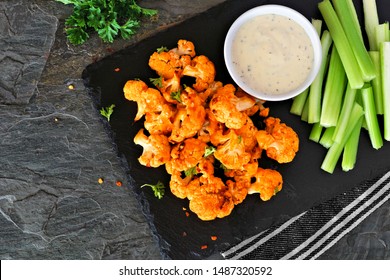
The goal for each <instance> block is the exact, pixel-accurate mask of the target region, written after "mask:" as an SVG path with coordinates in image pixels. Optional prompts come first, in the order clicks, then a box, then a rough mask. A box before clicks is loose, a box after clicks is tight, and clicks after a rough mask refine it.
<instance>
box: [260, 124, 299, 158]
mask: <svg viewBox="0 0 390 280" xmlns="http://www.w3.org/2000/svg"><path fill="white" fill-rule="evenodd" d="M264 122H265V125H266V129H265V130H259V131H258V132H257V133H256V139H257V143H258V144H259V147H260V148H261V149H264V150H266V153H267V156H268V157H269V158H272V159H274V160H276V161H277V162H279V163H288V162H291V161H292V160H293V159H294V157H295V155H296V153H297V152H298V149H299V138H298V135H297V133H296V132H295V131H294V130H293V129H292V128H291V127H289V126H287V125H286V124H285V123H281V122H280V119H279V118H274V117H268V118H267V119H265V121H264Z"/></svg>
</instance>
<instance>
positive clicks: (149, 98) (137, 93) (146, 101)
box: [123, 80, 167, 121]
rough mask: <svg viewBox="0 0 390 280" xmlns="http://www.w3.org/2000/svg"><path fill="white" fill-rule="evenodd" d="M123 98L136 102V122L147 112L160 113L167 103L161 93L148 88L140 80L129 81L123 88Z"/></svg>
mask: <svg viewBox="0 0 390 280" xmlns="http://www.w3.org/2000/svg"><path fill="white" fill-rule="evenodd" d="M123 92H124V95H125V98H126V99H127V100H130V101H135V102H137V106H138V111H137V114H136V116H135V118H134V120H135V121H138V120H139V119H141V118H142V116H143V115H145V114H146V113H147V112H161V111H162V109H163V106H164V105H165V104H166V103H167V102H166V101H165V99H164V97H163V96H162V95H161V93H160V92H159V91H158V90H157V89H154V88H149V87H148V85H147V84H145V82H143V81H140V80H129V81H127V82H126V84H125V86H124V87H123Z"/></svg>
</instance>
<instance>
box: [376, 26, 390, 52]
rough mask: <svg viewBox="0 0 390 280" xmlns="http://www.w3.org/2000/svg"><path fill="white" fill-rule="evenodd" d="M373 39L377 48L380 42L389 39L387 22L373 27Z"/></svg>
mask: <svg viewBox="0 0 390 280" xmlns="http://www.w3.org/2000/svg"><path fill="white" fill-rule="evenodd" d="M375 39H376V46H377V49H378V50H379V46H380V44H381V43H383V42H388V41H390V38H389V23H388V22H385V23H382V24H379V25H377V26H376V27H375Z"/></svg>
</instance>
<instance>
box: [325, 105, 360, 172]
mask: <svg viewBox="0 0 390 280" xmlns="http://www.w3.org/2000/svg"><path fill="white" fill-rule="evenodd" d="M363 114H364V112H363V108H362V107H361V106H360V105H359V104H357V103H356V102H354V104H353V108H352V112H351V115H350V116H349V118H348V124H347V126H346V129H345V130H344V131H343V133H342V137H341V141H340V142H334V143H333V144H332V146H331V147H330V148H329V150H328V152H327V153H326V156H325V158H324V161H323V162H322V164H321V169H322V170H324V171H326V172H328V173H333V171H334V169H335V167H336V165H337V162H338V160H339V158H340V156H341V153H342V152H343V149H344V146H345V143H346V142H347V140H348V138H349V136H350V135H351V133H352V131H353V129H354V128H355V126H356V124H357V123H358V122H359V121H361V118H362V116H363Z"/></svg>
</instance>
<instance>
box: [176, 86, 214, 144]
mask: <svg viewBox="0 0 390 280" xmlns="http://www.w3.org/2000/svg"><path fill="white" fill-rule="evenodd" d="M180 99H181V103H180V104H179V105H178V106H177V107H178V112H177V114H176V116H175V119H174V121H173V129H172V133H171V136H170V137H169V140H170V141H171V142H174V143H175V142H176V143H178V142H181V141H183V140H184V139H186V138H191V137H193V136H195V135H196V134H197V133H198V131H199V130H200V129H201V128H202V126H203V123H204V122H205V118H206V110H205V108H204V107H203V105H202V100H201V99H200V97H199V96H198V94H197V93H196V92H195V91H194V90H193V89H191V88H190V87H186V88H185V90H183V92H182V93H181V95H180Z"/></svg>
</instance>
